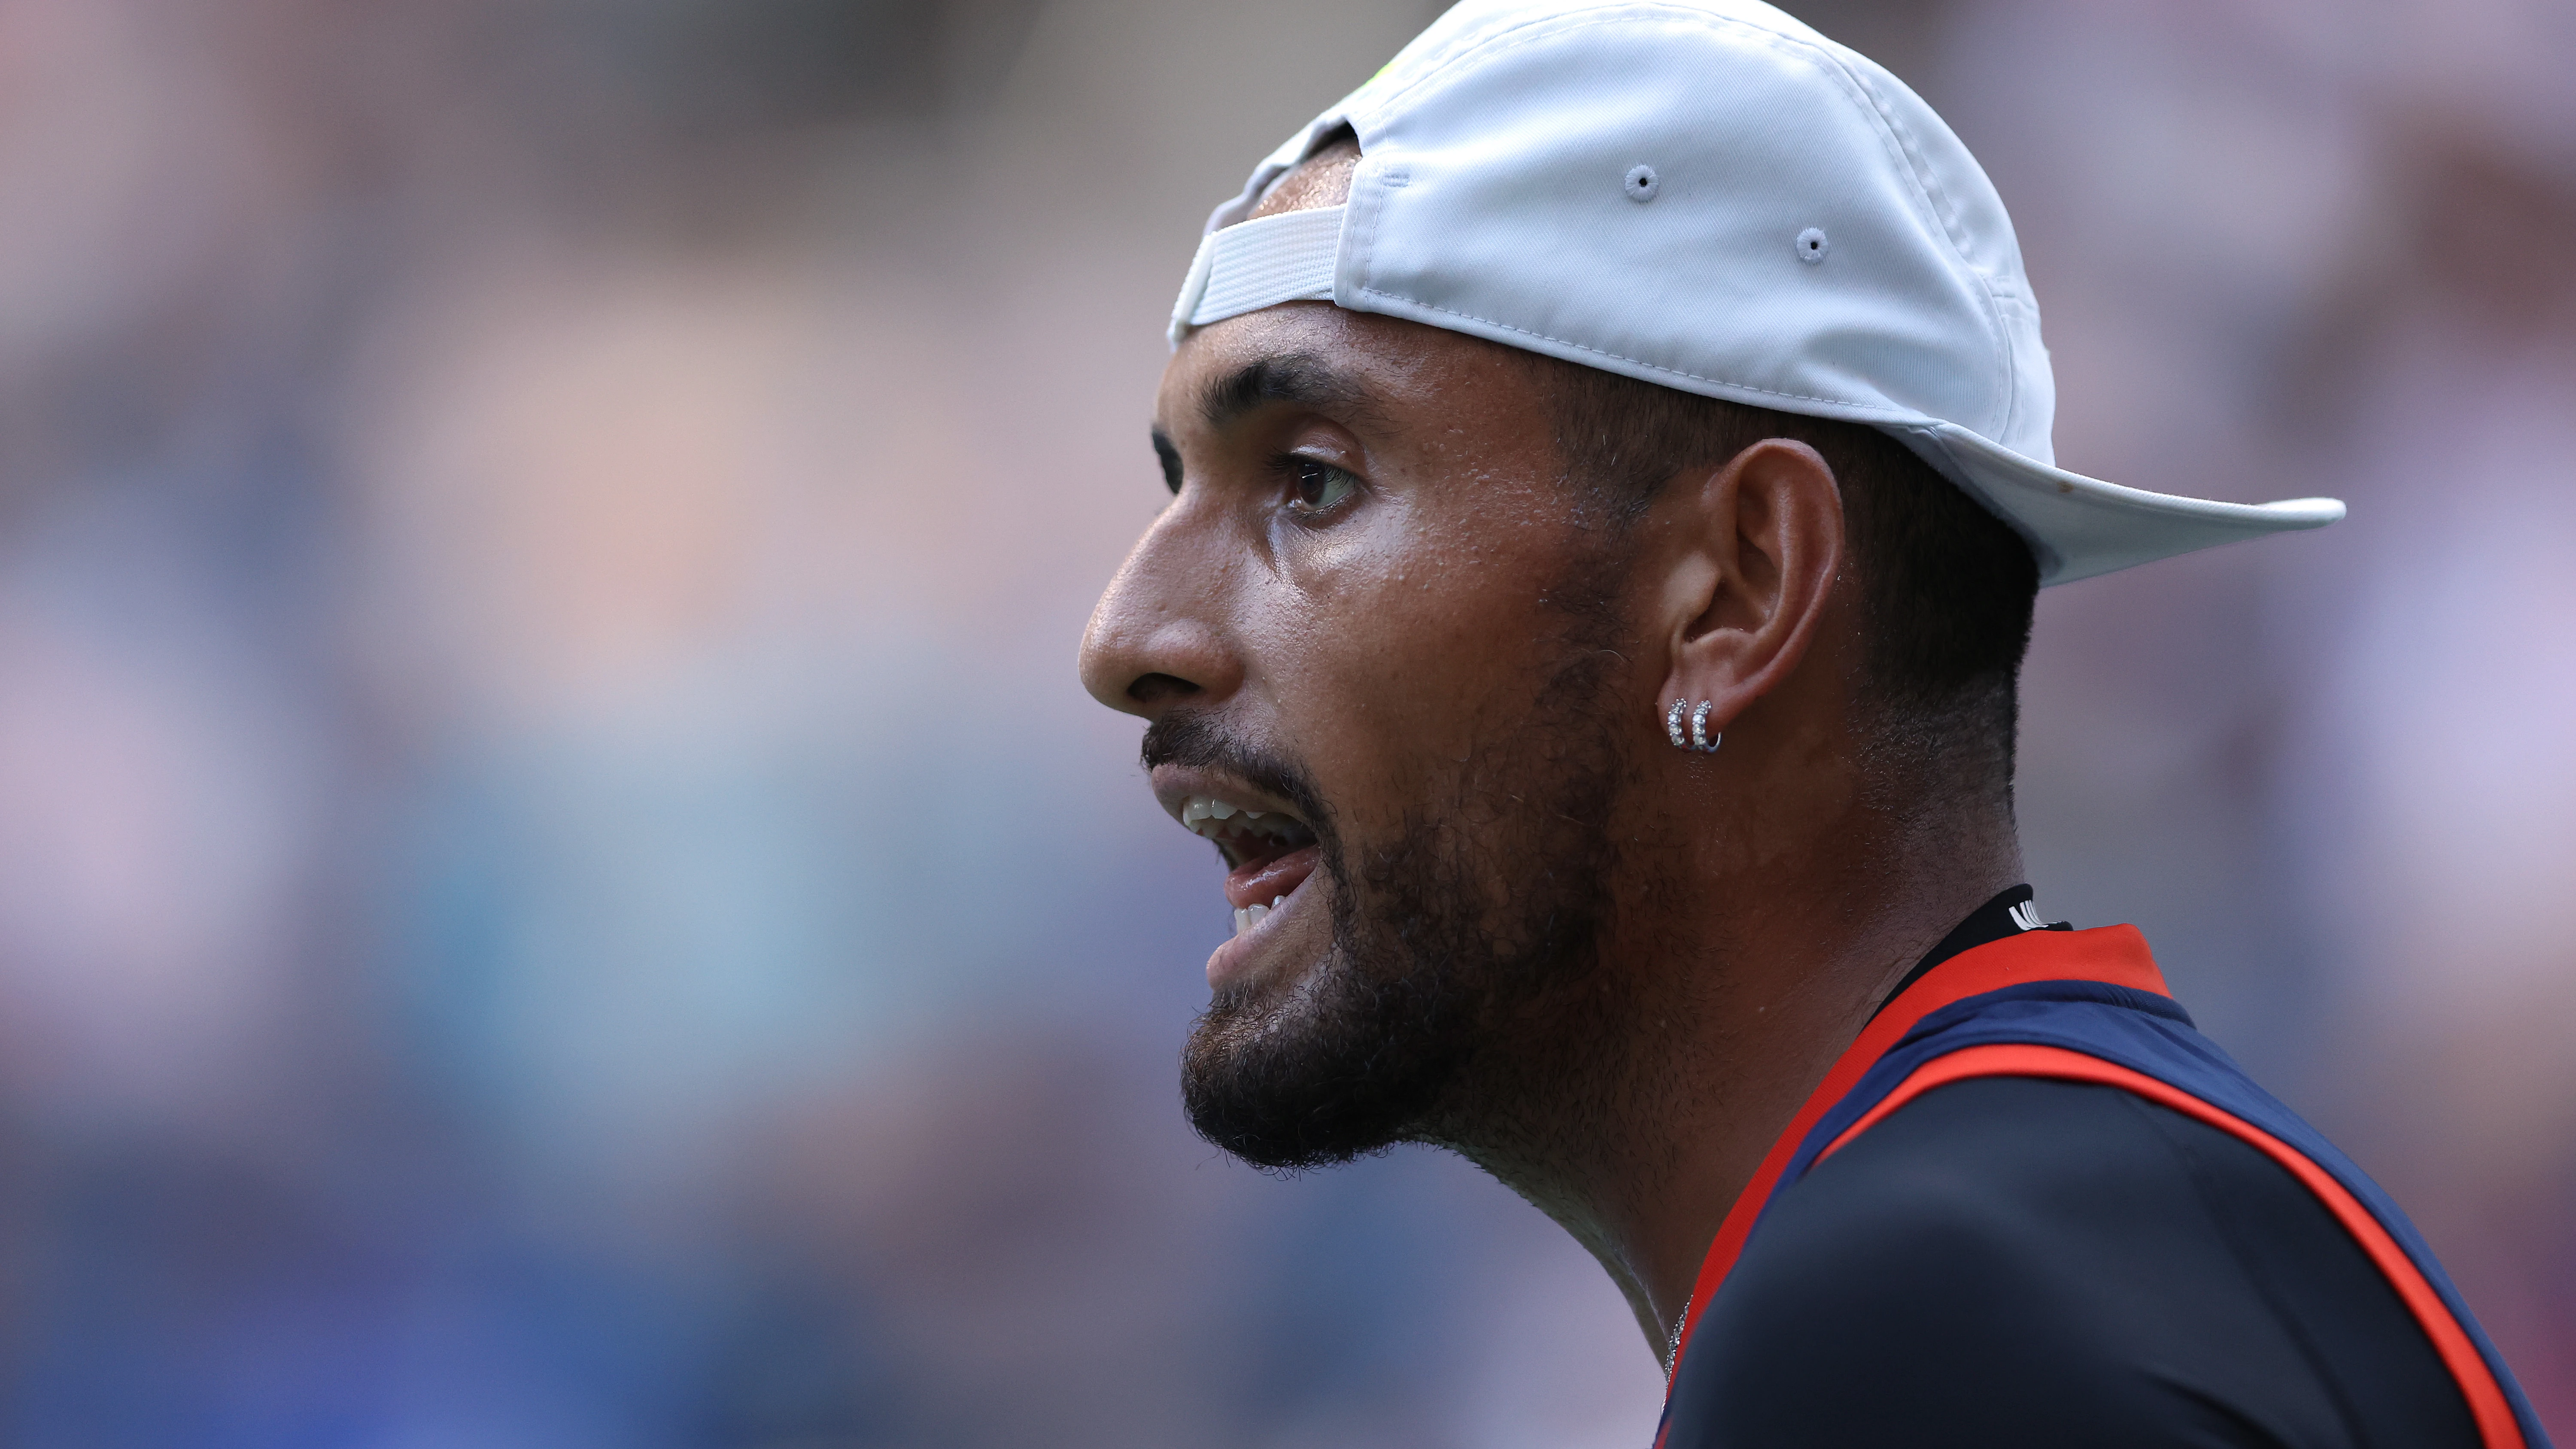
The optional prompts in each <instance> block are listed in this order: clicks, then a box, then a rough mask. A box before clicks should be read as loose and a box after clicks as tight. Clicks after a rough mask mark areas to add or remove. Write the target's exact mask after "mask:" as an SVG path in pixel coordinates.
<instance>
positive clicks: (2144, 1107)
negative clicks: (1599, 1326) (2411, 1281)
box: [1669, 1078, 2447, 1449]
mask: <svg viewBox="0 0 2576 1449" xmlns="http://www.w3.org/2000/svg"><path fill="white" fill-rule="evenodd" d="M2240 1219H2242V1220H2240ZM2249 1235H2251V1236H2253V1237H2256V1238H2261V1239H2264V1240H2265V1241H2264V1243H2263V1244H2261V1245H2260V1248H2261V1251H2275V1250H2285V1251H2291V1250H2295V1251H2291V1256H2292V1257H2296V1256H2297V1251H2305V1250H2313V1251H2314V1252H2326V1253H2331V1251H2333V1250H2334V1248H2335V1245H2336V1244H2337V1243H2340V1245H2341V1251H2342V1252H2343V1253H2344V1254H2345V1255H2346V1256H2347V1257H2349V1258H2351V1259H2352V1260H2353V1262H2352V1263H2350V1264H2345V1263H2341V1262H2340V1261H2339V1260H2338V1261H2336V1262H2334V1263H2332V1264H2330V1265H2329V1266H2330V1267H2332V1268H2334V1269H2335V1270H2336V1271H2342V1272H2345V1273H2346V1274H2347V1276H2350V1275H2351V1274H2354V1273H2357V1274H2360V1275H2362V1277H2361V1278H2360V1279H2359V1280H2356V1281H2359V1282H2360V1284H2361V1287H2362V1288H2363V1289H2364V1290H2370V1289H2372V1288H2373V1287H2374V1286H2375V1289H2376V1291H2377V1292H2379V1293H2380V1294H2381V1295H2382V1296H2383V1297H2385V1298H2386V1299H2387V1302H2386V1303H2385V1304H2384V1305H2379V1304H2366V1305H2365V1307H2366V1308H2368V1309H2369V1310H2370V1312H2375V1313H2377V1314H2378V1315H2379V1316H2378V1317H2377V1318H2371V1317H2370V1316H2369V1314H2368V1313H2365V1314H2364V1315H2363V1328H2364V1329H2365V1330H2367V1331H2370V1332H2374V1333H2379V1334H2381V1335H2382V1336H2383V1337H2384V1336H2386V1335H2387V1334H2391V1333H2393V1334H2397V1335H2400V1336H2406V1335H2411V1336H2413V1337H2414V1338H2415V1339H2417V1340H2418V1341H2420V1334H2419V1333H2416V1332H2415V1331H2414V1329H2413V1327H2412V1322H2411V1319H2406V1318H2404V1317H2403V1316H2402V1314H2403V1310H2402V1306H2400V1305H2398V1304H2397V1303H2396V1300H2395V1298H2394V1295H2393V1294H2390V1293H2388V1292H2387V1290H2386V1287H2385V1284H2384V1283H2377V1282H2376V1274H2375V1270H2372V1269H2370V1268H2369V1267H2368V1264H2367V1262H2366V1261H2364V1260H2361V1259H2360V1258H2359V1254H2358V1251H2357V1249H2353V1248H2352V1246H2351V1244H2350V1243H2349V1241H2348V1240H2345V1239H2343V1238H2342V1236H2341V1230H2340V1228H2338V1227H2337V1226H2336V1225H2335V1224H2334V1223H2333V1221H2332V1219H2331V1218H2329V1217H2327V1216H2326V1215H2325V1213H2324V1212H2323V1210H2322V1208H2319V1207H2318V1206H2317V1205H2316V1204H2314V1202H2313V1201H2312V1200H2308V1199H2306V1197H2305V1192H2304V1189H2301V1188H2300V1187H2299V1186H2298V1184H2297V1183H2296V1181H2295V1180H2294V1179H2292V1178H2291V1177H2290V1176H2289V1175H2288V1174H2287V1173H2286V1172H2284V1171H2282V1170H2281V1169H2280V1168H2279V1167H2278V1166H2277V1165H2276V1164H2274V1163H2272V1162H2271V1161H2270V1160H2269V1159H2267V1158H2265V1157H2263V1156H2262V1155H2261V1154H2260V1153H2258V1152H2256V1151H2255V1150H2254V1149H2252V1148H2251V1147H2249V1146H2246V1145H2245V1144H2243V1143H2240V1142H2237V1141H2236V1140H2235V1139H2233V1138H2232V1137H2229V1136H2228V1135H2227V1134H2225V1133H2223V1132H2220V1131H2219V1130H2217V1129H2215V1128H2211V1127H2207V1126H2204V1125H2202V1124H2200V1123H2197V1122H2193V1121H2191V1120H2190V1119H2187V1118H2184V1117H2182V1116H2180V1115H2179V1114H2176V1113H2172V1112H2169V1111H2166V1110H2165V1109H2163V1108H2161V1107H2157V1106H2155V1105H2153V1104H2151V1103H2149V1102H2146V1101H2144V1100H2143V1099H2141V1098H2138V1097H2136V1096H2134V1095H2132V1094H2130V1093H2127V1092H2124V1091H2121V1090H2119V1089H2117V1088H2113V1087H2105V1086H2096V1085H2091V1084H2085V1083H2075V1082H2059V1081H2043V1080H2038V1079H2032V1078H1981V1079H1972V1080H1969V1081H1965V1082H1958V1083H1953V1084H1951V1085H1949V1086H1945V1087H1941V1088H1938V1089H1936V1090H1934V1091H1931V1092H1927V1093H1925V1094H1924V1095H1923V1096H1922V1097H1920V1098H1917V1099H1916V1100H1915V1101H1913V1102H1911V1103H1908V1104H1907V1105H1906V1106H1905V1107H1903V1108H1902V1109H1900V1110H1898V1111H1897V1112H1894V1113H1892V1114H1890V1115H1889V1116H1888V1118H1887V1119H1886V1120H1885V1121H1884V1122H1882V1123H1880V1124H1878V1125H1877V1126H1876V1127H1873V1128H1872V1129H1871V1130H1870V1131H1868V1132H1866V1133H1864V1134H1862V1135H1861V1136H1860V1137H1858V1138H1856V1139H1854V1140H1853V1141H1852V1142H1851V1143H1850V1144H1849V1145H1848V1146H1846V1147H1845V1148H1844V1149H1843V1150H1842V1151H1841V1152H1838V1153H1836V1154H1835V1155H1834V1156H1833V1157H1831V1158H1828V1159H1827V1160H1826V1161H1825V1162H1823V1163H1822V1164H1820V1165H1819V1166H1817V1167H1816V1168H1815V1169H1814V1170H1813V1171H1811V1172H1810V1173H1808V1175H1807V1176H1806V1177H1805V1178H1803V1179H1801V1180H1800V1181H1799V1182H1797V1183H1795V1184H1793V1185H1791V1186H1790V1187H1789V1188H1787V1189H1784V1190H1783V1191H1782V1193H1781V1194H1780V1196H1779V1198H1778V1199H1777V1200H1776V1201H1775V1202H1774V1203H1773V1205H1772V1208H1771V1211H1770V1212H1769V1213H1768V1214H1767V1215H1766V1217H1765V1218H1764V1220H1763V1222H1762V1224H1761V1226H1760V1227H1759V1228H1758V1229H1757V1230H1756V1232H1755V1234H1754V1236H1753V1238H1752V1240H1751V1241H1750V1242H1749V1243H1748V1244H1747V1245H1746V1249H1745V1253H1744V1256H1743V1257H1742V1258H1741V1259H1740V1260H1739V1262H1738V1264H1737V1266H1736V1268H1735V1271H1734V1273H1733V1274H1732V1275H1731V1276H1730V1277H1729V1279H1728V1281H1727V1283H1726V1286H1725V1288H1724V1289H1723V1290H1722V1291H1721V1292H1720V1293H1719V1294H1718V1296H1717V1298H1716V1300H1715V1301H1713V1302H1712V1303H1711V1304H1710V1305H1709V1307H1708V1310H1707V1312H1706V1313H1705V1314H1704V1315H1703V1317H1702V1319H1701V1322H1700V1325H1699V1327H1698V1329H1697V1330H1696V1331H1695V1333H1694V1335H1693V1339H1692V1343H1691V1349H1690V1353H1689V1354H1688V1355H1687V1356H1686V1358H1685V1360H1684V1363H1683V1364H1682V1366H1681V1369H1680V1371H1679V1373H1678V1374H1677V1376H1676V1381H1675V1385H1674V1415H1675V1428H1676V1430H1677V1432H1676V1434H1675V1435H1674V1436H1673V1437H1672V1439H1671V1440H1670V1441H1669V1442H1670V1444H1671V1445H1672V1446H1673V1449H1686V1446H1691V1445H1696V1444H1700V1443H1720V1442H1725V1443H1756V1444H1758V1443H1765V1442H1799V1443H1810V1444H1837V1443H1853V1444H1858V1443H1885V1442H1907V1443H1914V1444H1942V1443H1960V1444H1980V1445H1986V1446H1993V1445H2004V1444H2021V1443H2033V1444H2035V1443H2045V1442H2084V1443H2091V1444H2123V1443H2139V1444H2147V1443H2157V1444H2165V1443H2176V1442H2184V1443H2211V1444H2268V1443H2285V1442H2287V1443H2318V1442H2324V1443H2332V1442H2348V1436H2349V1433H2350V1431H2351V1430H2352V1429H2354V1428H2355V1427H2356V1425H2355V1423H2354V1418H2355V1415H2354V1412H2353V1410H2352V1407H2351V1405H2350V1403H2349V1402H2348V1401H2347V1400H2348V1396H2346V1395H2344V1394H2343V1393H2342V1392H2341V1390H2340V1388H2339V1386H2338V1383H2337V1382H2336V1379H2335V1376H2334V1374H2333V1372H2332V1365H2328V1364H2322V1363H2320V1361H2319V1357H2318V1354H2317V1352H2316V1351H2315V1348H2314V1346H2313V1345H2312V1344H2310V1343H2308V1342H2306V1341H2305V1335H2303V1333H2302V1331H2301V1328H2300V1325H2299V1324H2298V1323H2297V1322H2296V1321H2295V1315H2289V1316H2285V1314H2284V1311H2283V1306H2282V1298H2283V1290H2282V1287H2281V1285H2279V1284H2274V1283H2266V1282H2263V1281H2260V1279H2259V1277H2258V1275H2257V1274H2256V1273H2255V1272H2254V1271H2253V1270H2252V1268H2251V1266H2250V1264H2249V1253H2248V1251H2247V1242H2246V1240H2247V1238H2248V1237H2249ZM2285 1239H2306V1240H2308V1242H2307V1243H2306V1247H2305V1249H2301V1247H2300V1245H2299V1244H2297V1243H2289V1242H2285V1241H2281V1240H2285ZM2328 1276H2329V1277H2331V1276H2332V1275H2331V1274H2329V1275H2328ZM2289 1291H2290V1292H2291V1293H2292V1294H2293V1296H2295V1295H2296V1294H2298V1293H2301V1292H2306V1291H2308V1290H2307V1289H2306V1288H2303V1287H2302V1286H2300V1285H2296V1284H2294V1285H2291V1287H2290V1290H2289ZM2320 1291H2322V1290H2320ZM2422 1355H2423V1356H2426V1357H2429V1348H2425V1349H2423V1350H2422ZM2432 1367H2433V1369H2434V1370H2436V1371H2438V1364H2437V1363H2436V1364H2433V1366H2432ZM2419 1377H2420V1376H2419ZM2446 1386H2447V1376H2446V1375H2445V1376H2444V1377H2443V1378H2442V1379H2441V1381H2440V1382H2439V1383H2437V1384H2435V1386H2434V1389H2433V1391H2434V1392H2437V1393H2438V1392H2441V1391H2442V1390H2443V1389H2444V1387H2446ZM1685 1430H1686V1431H1687V1432H1682V1431H1685Z"/></svg>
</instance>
